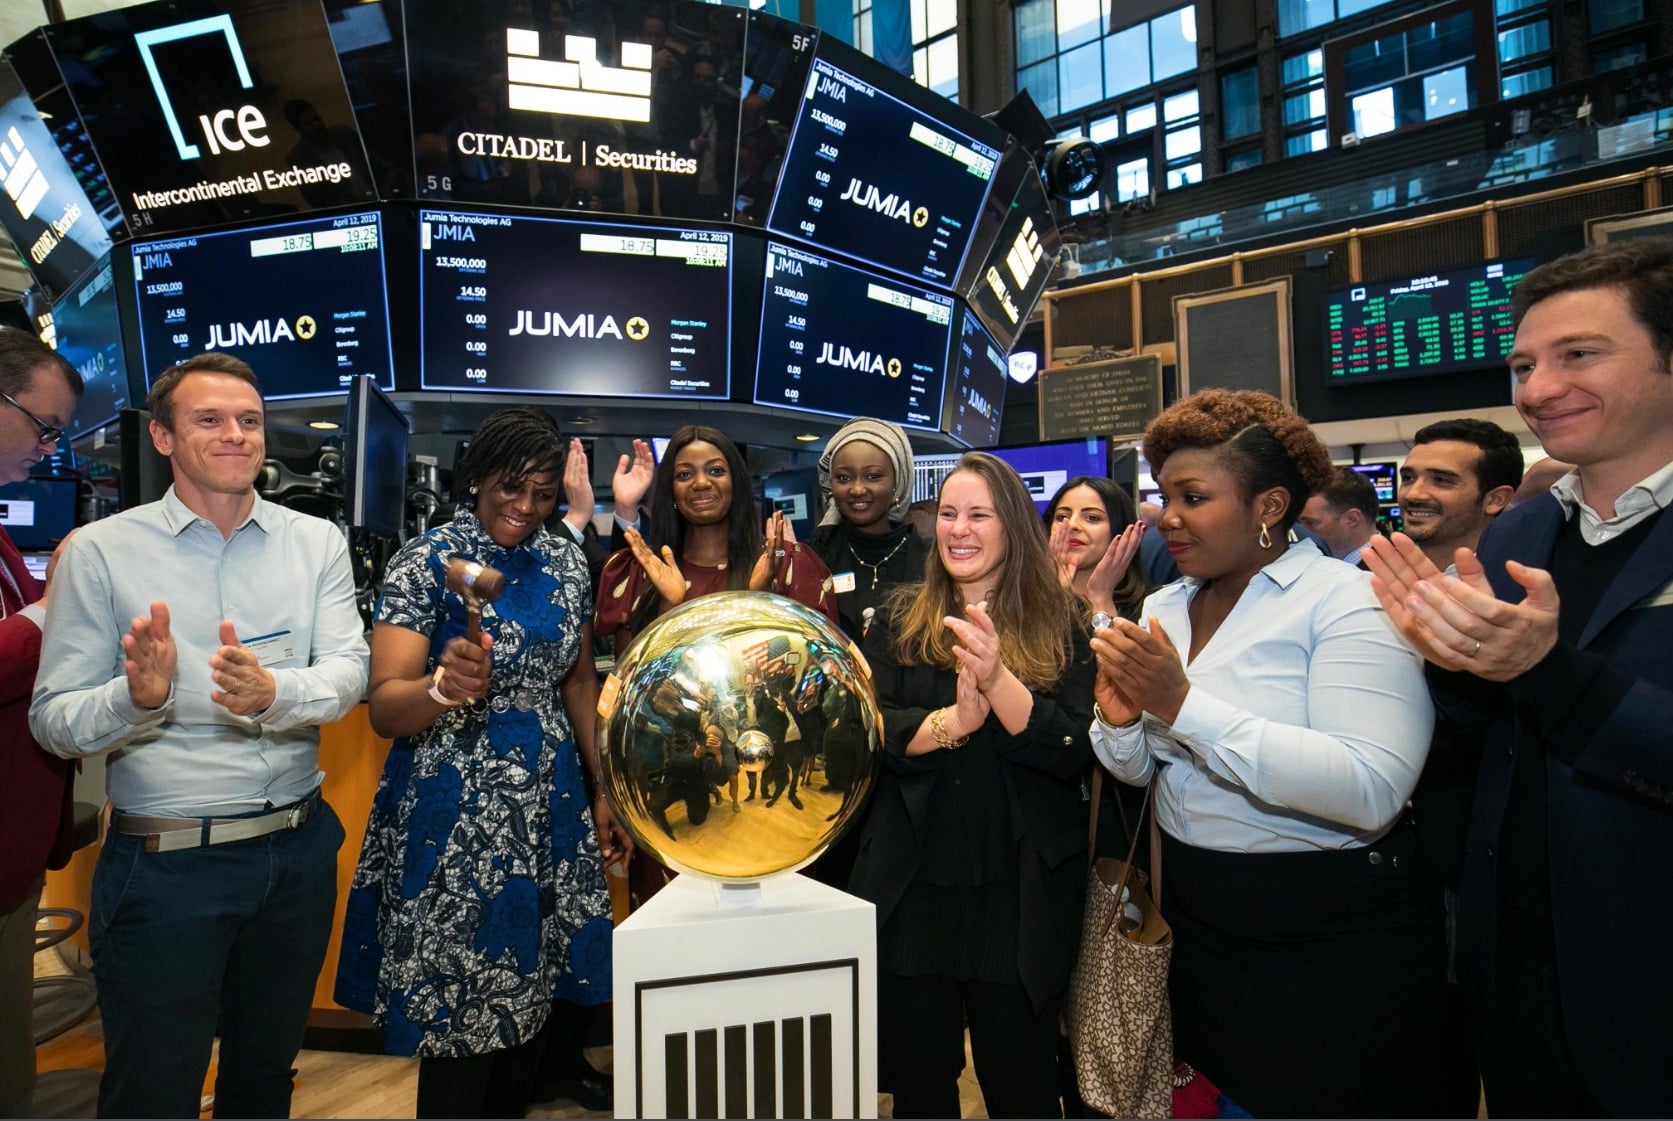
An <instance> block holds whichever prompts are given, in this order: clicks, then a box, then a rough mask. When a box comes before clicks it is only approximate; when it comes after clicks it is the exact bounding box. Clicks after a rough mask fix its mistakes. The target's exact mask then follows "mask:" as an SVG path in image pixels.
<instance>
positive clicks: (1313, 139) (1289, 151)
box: [1284, 128, 1330, 156]
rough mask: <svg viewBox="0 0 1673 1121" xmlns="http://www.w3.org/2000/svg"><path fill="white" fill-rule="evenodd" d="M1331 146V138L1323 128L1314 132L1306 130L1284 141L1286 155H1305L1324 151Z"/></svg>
mask: <svg viewBox="0 0 1673 1121" xmlns="http://www.w3.org/2000/svg"><path fill="white" fill-rule="evenodd" d="M1328 147H1330V138H1329V137H1328V136H1327V135H1326V133H1325V130H1324V129H1322V128H1318V129H1314V130H1313V131H1312V132H1304V133H1302V134H1301V135H1300V136H1292V137H1290V138H1289V139H1288V140H1286V141H1284V155H1286V156H1305V155H1307V153H1309V152H1322V151H1324V150H1325V149H1326V148H1328Z"/></svg>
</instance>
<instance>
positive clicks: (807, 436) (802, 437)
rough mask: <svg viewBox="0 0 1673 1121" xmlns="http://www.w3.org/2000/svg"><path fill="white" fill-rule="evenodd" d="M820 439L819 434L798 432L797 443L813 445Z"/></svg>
mask: <svg viewBox="0 0 1673 1121" xmlns="http://www.w3.org/2000/svg"><path fill="white" fill-rule="evenodd" d="M818 439H819V433H817V432H798V433H796V442H797V443H799V444H811V443H814V442H815V441H817V440H818Z"/></svg>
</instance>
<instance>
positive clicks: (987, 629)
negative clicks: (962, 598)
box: [942, 603, 1005, 693]
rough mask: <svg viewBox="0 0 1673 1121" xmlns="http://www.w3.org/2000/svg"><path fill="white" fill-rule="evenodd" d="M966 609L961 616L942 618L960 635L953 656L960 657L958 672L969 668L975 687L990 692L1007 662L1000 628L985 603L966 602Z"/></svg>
mask: <svg viewBox="0 0 1673 1121" xmlns="http://www.w3.org/2000/svg"><path fill="white" fill-rule="evenodd" d="M964 612H965V614H964V618H962V619H960V618H959V617H958V616H956V615H948V616H947V617H946V618H944V619H943V620H942V622H944V623H945V624H946V625H947V627H948V628H949V629H950V630H951V631H952V632H953V634H954V636H956V637H957V638H958V645H957V646H954V647H953V657H955V658H957V659H958V660H959V672H960V673H963V672H964V671H965V670H969V671H970V674H971V676H972V677H973V678H974V679H975V683H976V687H977V688H978V689H980V690H981V691H982V692H983V693H987V692H989V691H991V690H992V689H993V687H994V686H995V685H997V684H998V683H999V680H1000V678H1001V677H1002V676H1003V674H1004V673H1005V663H1003V662H1001V661H1000V660H999V632H998V631H997V630H995V629H994V626H993V619H992V617H991V616H989V615H988V605H987V604H986V603H972V604H967V605H966V606H965V609H964Z"/></svg>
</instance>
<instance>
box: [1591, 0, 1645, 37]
mask: <svg viewBox="0 0 1673 1121" xmlns="http://www.w3.org/2000/svg"><path fill="white" fill-rule="evenodd" d="M1586 8H1587V20H1586V22H1587V25H1588V26H1589V27H1590V28H1591V29H1592V34H1593V35H1597V34H1599V33H1601V32H1604V31H1613V30H1614V29H1615V28H1617V27H1625V26H1626V25H1627V24H1629V23H1637V22H1638V21H1639V20H1641V19H1643V18H1644V0H1590V2H1589V3H1588V4H1587V5H1586Z"/></svg>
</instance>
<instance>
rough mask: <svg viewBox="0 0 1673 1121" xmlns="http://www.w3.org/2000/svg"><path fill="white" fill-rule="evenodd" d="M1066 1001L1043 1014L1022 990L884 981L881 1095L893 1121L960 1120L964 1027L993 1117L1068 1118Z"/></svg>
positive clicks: (887, 976)
mask: <svg viewBox="0 0 1673 1121" xmlns="http://www.w3.org/2000/svg"><path fill="white" fill-rule="evenodd" d="M1062 1008H1063V1001H1062V999H1061V998H1060V997H1058V998H1053V999H1052V1000H1050V1001H1048V1002H1047V1003H1046V1007H1044V1008H1042V1009H1040V1010H1039V1011H1038V1012H1036V1011H1035V1010H1034V1005H1033V1003H1032V1002H1031V1001H1030V1000H1029V999H1028V993H1027V992H1025V991H1024V990H1023V988H1022V986H1021V985H998V984H992V983H989V982H985V981H959V980H955V979H954V978H951V977H903V976H901V975H899V974H896V973H888V972H884V973H881V974H880V975H879V977H878V997H877V1020H878V1039H877V1050H878V1057H879V1061H880V1064H881V1066H882V1068H883V1069H882V1070H881V1071H880V1073H881V1075H882V1077H881V1079H880V1080H879V1081H880V1086H879V1088H880V1089H883V1090H886V1091H889V1092H891V1093H893V1094H894V1096H895V1112H894V1115H895V1116H896V1117H899V1118H906V1117H957V1116H959V1097H958V1079H959V1074H960V1073H961V1072H962V1071H963V1070H964V1028H965V1025H966V1023H968V1024H969V1026H970V1054H971V1058H973V1059H974V1060H975V1063H976V1080H977V1081H978V1082H979V1083H981V1087H982V1098H983V1100H984V1101H985V1102H986V1104H987V1112H988V1116H989V1117H1061V1116H1063V1110H1062V1107H1061V1105H1060V1104H1059V1102H1058V1096H1057V1095H1058V1082H1057V1020H1058V1014H1059V1013H1060V1012H1061V1011H1062Z"/></svg>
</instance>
